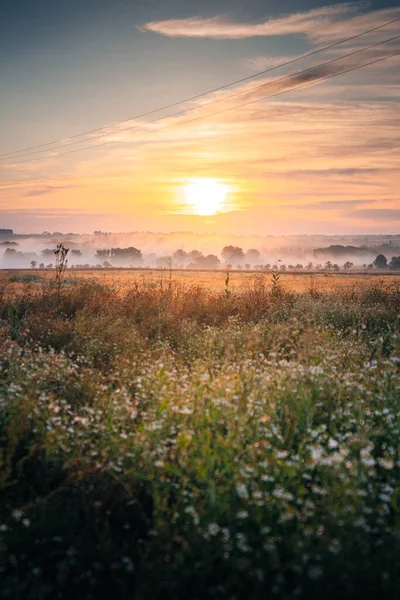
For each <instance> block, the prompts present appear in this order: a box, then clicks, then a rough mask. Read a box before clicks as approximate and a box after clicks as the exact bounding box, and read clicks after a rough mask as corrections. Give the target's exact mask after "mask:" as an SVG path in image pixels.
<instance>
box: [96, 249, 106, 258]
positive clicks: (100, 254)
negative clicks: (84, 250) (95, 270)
mask: <svg viewBox="0 0 400 600" xmlns="http://www.w3.org/2000/svg"><path fill="white" fill-rule="evenodd" d="M109 256H110V250H106V249H104V250H96V254H95V258H99V259H101V260H107V258H109Z"/></svg>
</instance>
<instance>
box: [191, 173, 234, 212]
mask: <svg viewBox="0 0 400 600" xmlns="http://www.w3.org/2000/svg"><path fill="white" fill-rule="evenodd" d="M183 191H184V194H185V199H186V202H187V204H188V205H189V207H190V208H191V209H192V210H193V211H194V212H195V213H196V214H198V215H202V216H208V215H215V214H216V213H217V212H219V211H220V210H221V209H222V208H223V207H224V203H225V201H226V196H227V194H228V192H229V187H228V186H227V185H225V184H224V183H221V182H219V181H218V180H217V179H192V180H191V181H190V183H189V184H188V185H185V186H184V188H183Z"/></svg>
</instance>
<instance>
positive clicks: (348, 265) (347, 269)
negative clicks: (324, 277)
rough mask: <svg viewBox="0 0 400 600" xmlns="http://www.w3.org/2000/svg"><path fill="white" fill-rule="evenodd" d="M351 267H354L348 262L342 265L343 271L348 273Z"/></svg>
mask: <svg viewBox="0 0 400 600" xmlns="http://www.w3.org/2000/svg"><path fill="white" fill-rule="evenodd" d="M352 267H354V264H353V263H352V262H350V261H349V260H348V261H347V262H345V263H344V265H343V269H344V270H345V271H349V269H351V268H352Z"/></svg>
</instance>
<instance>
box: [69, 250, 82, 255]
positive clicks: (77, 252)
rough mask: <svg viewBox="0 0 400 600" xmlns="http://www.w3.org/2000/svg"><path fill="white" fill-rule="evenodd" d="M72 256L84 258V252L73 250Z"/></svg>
mask: <svg viewBox="0 0 400 600" xmlns="http://www.w3.org/2000/svg"><path fill="white" fill-rule="evenodd" d="M71 255H72V256H82V251H81V250H77V249H75V250H71Z"/></svg>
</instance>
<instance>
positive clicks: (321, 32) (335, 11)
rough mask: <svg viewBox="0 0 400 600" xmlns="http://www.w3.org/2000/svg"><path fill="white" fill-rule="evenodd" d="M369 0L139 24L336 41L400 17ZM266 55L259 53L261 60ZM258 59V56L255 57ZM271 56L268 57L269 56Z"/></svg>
mask: <svg viewBox="0 0 400 600" xmlns="http://www.w3.org/2000/svg"><path fill="white" fill-rule="evenodd" d="M367 6H368V3H366V2H348V3H341V4H336V5H333V6H324V7H321V8H317V9H313V10H308V11H304V12H299V13H294V14H291V15H284V16H282V17H279V18H277V19H269V20H267V21H264V22H262V23H238V22H232V21H229V20H228V19H227V18H226V17H224V16H221V15H217V16H215V17H211V18H202V17H199V16H197V17H191V18H188V19H169V20H165V21H151V22H148V23H145V24H144V25H142V26H139V27H138V28H139V29H140V31H143V32H146V31H150V32H153V33H157V34H159V35H164V36H167V37H189V38H213V39H221V40H223V39H231V40H234V39H236V40H237V39H245V38H251V37H276V36H283V35H300V36H303V37H305V38H306V39H308V40H309V41H310V42H312V43H313V44H317V43H322V42H325V43H326V42H336V41H340V40H343V39H344V38H347V37H351V36H354V35H357V34H359V33H363V32H364V31H366V30H368V29H372V28H374V27H377V26H379V25H383V24H385V23H387V22H389V21H392V20H394V19H396V18H398V17H400V8H397V7H392V8H385V9H379V10H375V11H369V12H365V8H366V7H367ZM397 26H398V23H392V24H391V25H389V26H386V27H385V29H382V30H378V31H376V32H372V33H371V34H370V35H369V38H368V41H371V42H373V41H376V40H378V39H381V38H380V37H379V36H382V33H384V34H386V35H388V36H390V34H392V33H397V32H398V27H397ZM262 58H264V57H260V58H259V59H258V60H261V59H262ZM255 60H256V61H257V58H256V59H255ZM267 60H268V59H267Z"/></svg>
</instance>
